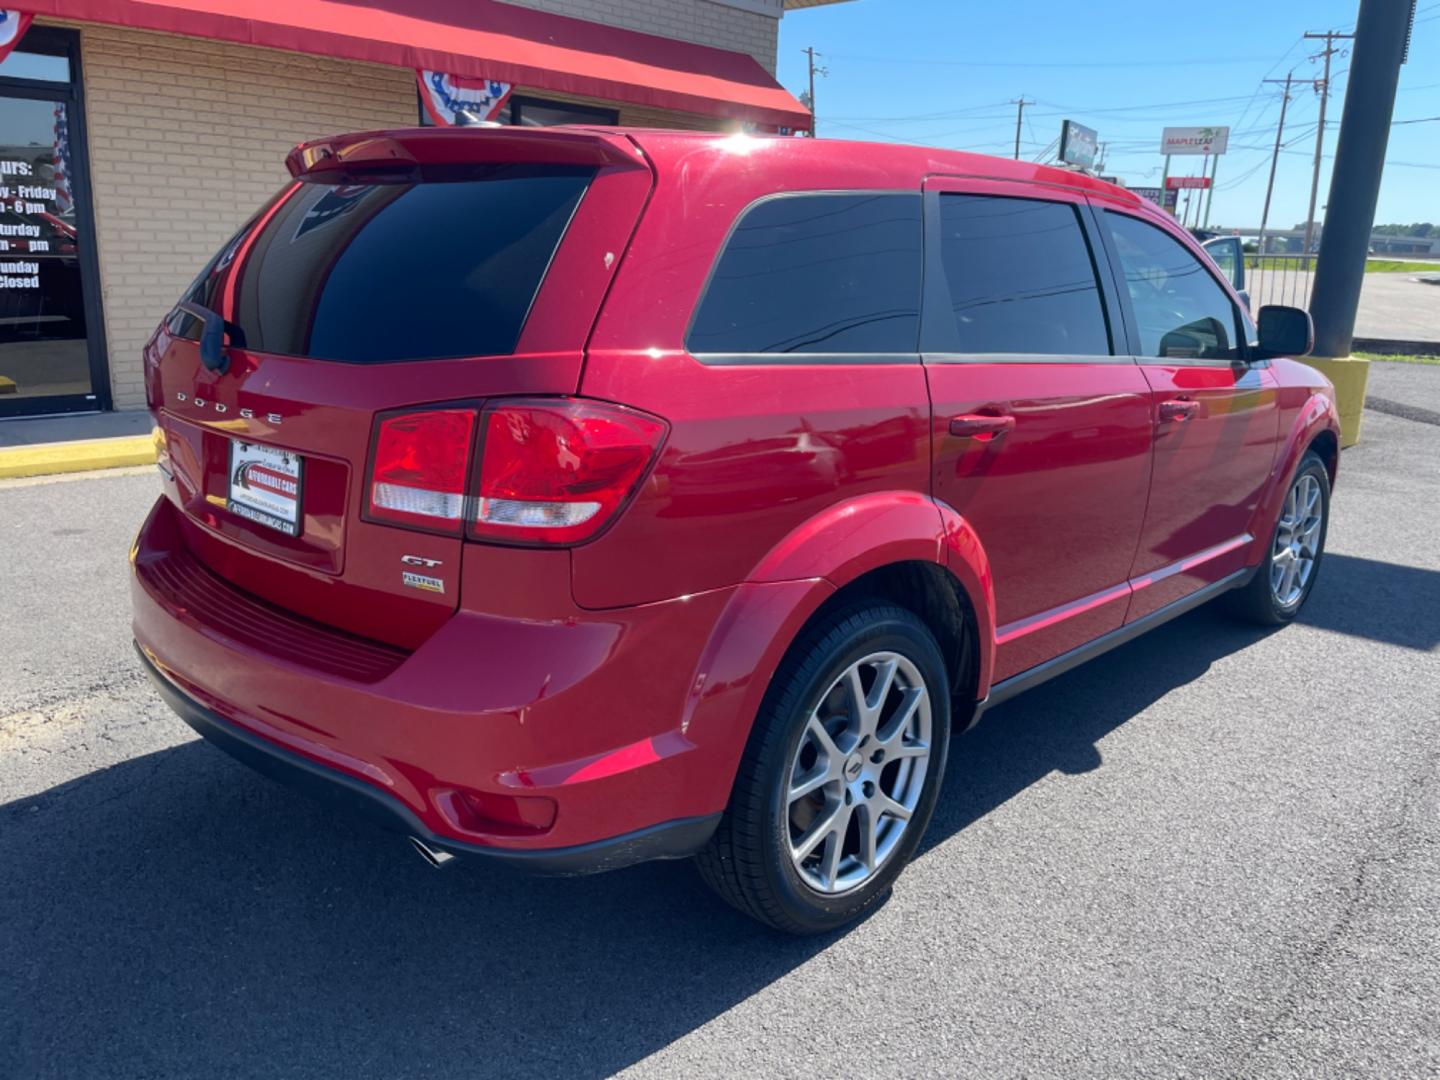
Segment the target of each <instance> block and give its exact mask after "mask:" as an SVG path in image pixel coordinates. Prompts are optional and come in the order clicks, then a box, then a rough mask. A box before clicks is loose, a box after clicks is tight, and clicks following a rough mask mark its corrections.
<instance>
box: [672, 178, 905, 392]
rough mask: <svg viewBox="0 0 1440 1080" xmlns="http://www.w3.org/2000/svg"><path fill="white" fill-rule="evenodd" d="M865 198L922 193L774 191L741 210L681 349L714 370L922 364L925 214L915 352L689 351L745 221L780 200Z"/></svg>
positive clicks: (712, 266)
mask: <svg viewBox="0 0 1440 1080" xmlns="http://www.w3.org/2000/svg"><path fill="white" fill-rule="evenodd" d="M829 195H840V196H847V195H848V196H865V195H906V196H913V197H916V198H919V197H920V196H921V192H919V191H917V190H916V189H915V188H815V189H813V190H805V191H772V192H769V193H768V194H765V195H760V196H758V197H756V198H755V199H752V200H751V201H750V202H748V203H746V204H745V205H744V206H743V207H741V209H740V211H739V213H737V214H736V215H735V217H734V220H732V221H731V222H730V225H729V227H728V228H726V230H725V235H724V236H723V237H722V238H721V240H720V243H719V245H718V246H717V247H716V248H715V255H714V257H713V258H712V259H711V260H710V268H709V269H708V270H707V271H706V272H705V280H704V281H703V282H702V283H701V285H700V291H699V293H697V294H696V296H695V302H694V304H693V305H691V308H690V316H689V318H688V319H686V320H685V331H684V333H683V334H682V335H681V338H680V342H681V348H683V349H684V350H685V352H687V353H689V355H690V356H691V357H692V358H693V359H694V360H696V361H698V362H699V363H702V364H705V365H707V366H711V367H739V366H744V365H755V366H774V365H780V366H795V365H797V364H798V365H804V364H918V363H920V351H921V350H920V341H921V339H922V338H923V333H924V320H925V305H924V296H925V289H926V284H925V283H926V280H927V279H928V277H929V275H928V274H927V272H926V271H927V270H928V260H927V256H926V251H927V250H928V244H927V243H926V239H925V235H924V230H925V228H926V227H927V222H926V218H925V215H924V212H923V210H922V212H921V239H920V271H919V276H920V296H919V297H918V299H919V300H920V327H921V332H920V333H919V334H917V335H916V338H917V340H916V344H915V351H914V352H899V353H897V352H878V353H860V352H857V353H824V352H815V353H778V352H777V353H770V352H733V351H724V350H720V351H712V352H706V351H704V350H700V351H696V350H694V349H692V348H691V347H690V335H691V332H692V331H693V330H694V329H695V323H696V321H697V320H698V319H699V318H700V311H701V309H702V308H703V307H704V306H705V301H706V299H707V298H708V297H709V295H710V290H711V289H712V288H713V287H714V284H715V275H716V274H717V273H718V272H719V270H720V264H721V261H722V260H723V259H724V257H725V252H726V251H727V250H728V249H729V247H730V242H731V241H732V240H733V239H734V237H735V233H736V231H737V230H738V229H739V228H740V225H741V223H742V222H744V220H745V219H746V218H747V217H748V216H749V215H750V213H751V212H752V211H754V210H755V209H756V208H757V207H759V206H762V205H764V204H766V203H769V202H774V201H776V200H778V199H794V198H803V197H807V196H829Z"/></svg>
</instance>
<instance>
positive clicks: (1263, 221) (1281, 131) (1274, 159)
mask: <svg viewBox="0 0 1440 1080" xmlns="http://www.w3.org/2000/svg"><path fill="white" fill-rule="evenodd" d="M1294 77H1295V73H1294V72H1293V71H1292V72H1290V73H1289V74H1287V75H1286V76H1285V93H1284V96H1283V97H1281V98H1280V124H1279V126H1278V127H1276V128H1275V150H1274V152H1273V153H1272V154H1271V155H1270V179H1269V181H1267V182H1266V184H1265V209H1264V210H1262V211H1260V240H1259V244H1258V247H1259V249H1260V254H1261V255H1264V254H1265V226H1266V225H1267V224H1269V222H1270V194H1271V192H1273V191H1274V190H1275V166H1276V165H1277V164H1278V163H1279V161H1280V140H1281V139H1282V138H1283V137H1284V135H1285V107H1286V106H1287V105H1289V104H1290V82H1291V80H1292V79H1294ZM1265 81H1266V82H1267V83H1278V82H1279V81H1280V80H1279V79H1266V80H1265Z"/></svg>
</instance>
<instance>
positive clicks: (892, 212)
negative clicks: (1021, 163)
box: [686, 194, 921, 353]
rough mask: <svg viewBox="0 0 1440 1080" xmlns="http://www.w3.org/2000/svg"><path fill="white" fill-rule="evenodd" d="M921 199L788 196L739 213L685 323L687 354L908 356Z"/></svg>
mask: <svg viewBox="0 0 1440 1080" xmlns="http://www.w3.org/2000/svg"><path fill="white" fill-rule="evenodd" d="M920 240H921V229H920V196H919V195H918V194H915V195H891V194H878V195H876V194H816V195H787V196H783V197H780V198H775V199H767V200H766V201H764V202H761V203H758V204H756V205H755V206H753V207H751V208H750V209H749V210H747V211H746V212H745V214H744V216H743V217H742V218H741V219H740V221H739V223H738V224H737V225H736V226H735V229H734V231H733V232H732V233H731V235H730V239H729V241H728V242H727V243H726V245H725V250H724V251H723V252H722V253H721V255H720V260H719V262H718V263H717V264H716V266H715V271H714V273H713V275H712V276H711V279H710V284H709V287H708V288H707V289H706V291H705V296H704V298H703V299H702V300H701V302H700V309H699V310H698V311H697V312H696V314H695V321H694V323H693V325H692V326H691V327H690V335H689V337H688V338H687V340H686V347H687V348H688V349H689V350H690V351H691V352H693V353H913V352H915V351H916V349H917V347H918V340H919V331H920V261H921V259H920Z"/></svg>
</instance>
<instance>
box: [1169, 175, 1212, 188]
mask: <svg viewBox="0 0 1440 1080" xmlns="http://www.w3.org/2000/svg"><path fill="white" fill-rule="evenodd" d="M1165 186H1166V187H1167V188H1169V189H1170V190H1171V191H1174V190H1176V189H1177V188H1201V189H1204V188H1208V187H1209V186H1210V177H1208V176H1167V177H1166V178H1165Z"/></svg>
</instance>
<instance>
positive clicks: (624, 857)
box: [135, 644, 720, 874]
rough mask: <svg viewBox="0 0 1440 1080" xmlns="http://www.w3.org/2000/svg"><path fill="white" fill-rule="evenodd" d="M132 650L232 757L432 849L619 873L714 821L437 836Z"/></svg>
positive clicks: (188, 717) (688, 840)
mask: <svg viewBox="0 0 1440 1080" xmlns="http://www.w3.org/2000/svg"><path fill="white" fill-rule="evenodd" d="M135 651H136V652H137V653H138V654H139V656H140V662H141V664H143V665H144V667H145V670H146V672H147V673H149V675H150V678H151V679H153V680H154V681H155V686H156V687H157V688H158V689H159V691H160V696H161V697H162V698H163V699H164V700H165V704H167V705H169V706H170V708H171V709H173V710H174V711H175V714H176V715H177V716H179V717H180V719H182V720H184V721H185V722H186V723H187V724H189V725H190V726H191V727H192V728H194V729H195V730H196V731H197V732H199V733H200V734H201V735H202V736H204V737H205V738H206V739H207V740H208V741H209V742H211V743H213V744H214V745H216V746H218V747H219V748H220V749H221V750H224V751H225V752H226V753H227V754H229V755H230V756H231V757H233V758H235V759H236V760H238V761H241V762H244V763H245V764H246V765H249V766H250V767H251V768H252V769H254V770H255V771H256V772H260V773H264V774H265V775H266V776H268V777H270V778H271V779H273V780H278V781H280V782H281V783H283V784H286V785H288V786H290V787H293V788H296V789H298V790H300V791H303V792H305V793H306V794H308V795H310V796H312V797H313V798H316V799H318V800H320V801H322V802H324V803H326V804H327V805H330V806H333V807H335V808H336V809H339V810H342V811H344V812H346V813H352V814H355V815H356V816H359V817H365V818H368V819H370V820H372V821H374V822H375V823H376V824H378V825H380V826H382V827H383V828H387V829H391V830H393V831H395V832H400V833H404V834H405V835H407V836H414V837H417V838H419V839H420V840H423V841H424V842H425V843H426V844H427V845H428V846H430V847H431V848H435V849H438V850H441V851H446V852H449V853H450V854H452V855H459V856H478V857H480V858H483V859H487V860H489V861H491V862H495V863H503V864H505V865H509V866H513V867H517V868H519V869H522V870H526V871H530V872H534V873H541V874H589V873H596V872H599V871H602V870H618V869H620V868H621V867H625V866H632V865H634V864H635V863H640V862H647V861H649V860H651V859H677V858H684V857H685V856H687V855H693V854H694V853H695V852H697V851H699V850H700V848H702V847H703V846H704V845H705V842H706V841H707V840H709V839H710V834H711V833H713V832H714V831H715V826H716V825H717V824H718V823H719V821H720V815H719V814H718V813H716V814H709V815H706V816H703V817H693V818H683V819H680V820H676V821H665V822H661V823H660V824H658V825H652V826H650V827H648V828H644V829H639V830H637V831H635V832H632V833H627V834H626V835H624V836H615V837H610V838H609V839H605V840H597V841H593V842H591V843H588V844H578V845H575V846H573V847H563V848H543V849H533V850H513V849H506V848H499V847H494V846H488V845H480V844H471V843H466V842H464V841H460V840H456V839H454V838H452V837H447V836H440V835H437V834H435V833H433V832H431V831H430V829H428V828H427V827H426V826H425V825H424V823H423V822H421V820H420V819H419V818H418V817H417V816H416V815H415V814H414V813H413V812H412V811H411V810H410V809H409V808H408V807H406V806H405V804H404V803H401V802H399V801H398V800H396V799H394V798H392V797H390V796H389V795H386V794H384V793H383V792H382V791H380V789H378V788H376V787H374V786H373V785H371V784H367V783H365V782H364V781H363V780H357V779H355V778H354V777H352V776H347V775H346V774H345V773H343V772H340V771H339V770H338V769H331V768H328V767H326V766H324V765H321V764H319V763H318V762H315V761H312V760H310V759H309V758H306V757H304V756H302V755H300V754H297V753H294V752H293V751H290V750H286V749H285V748H284V747H282V746H278V745H276V744H275V743H272V742H269V741H268V740H266V739H264V738H262V737H260V736H259V735H256V734H255V733H254V732H251V731H248V730H246V729H245V728H243V727H241V726H240V725H238V724H233V723H231V722H230V721H228V720H226V719H225V718H224V717H222V716H220V714H218V713H216V712H214V711H212V710H210V709H207V708H205V706H203V705H201V704H200V703H199V702H198V701H196V700H195V699H194V698H192V697H190V696H189V695H187V694H186V693H185V692H184V691H183V690H181V689H180V688H179V687H178V686H176V685H175V684H174V683H173V682H171V681H170V680H169V679H168V678H166V677H165V675H164V674H162V673H161V671H160V670H159V668H157V667H156V666H155V665H154V664H153V663H151V661H150V658H149V657H148V656H146V655H145V651H144V650H143V649H141V648H140V646H139V645H138V644H137V645H136V647H135Z"/></svg>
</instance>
